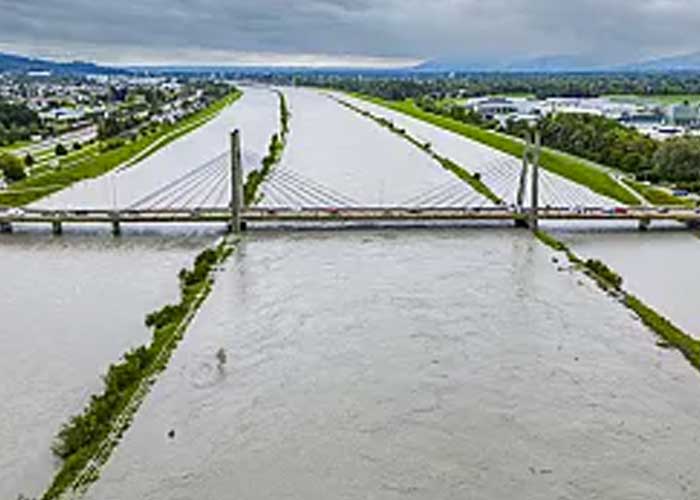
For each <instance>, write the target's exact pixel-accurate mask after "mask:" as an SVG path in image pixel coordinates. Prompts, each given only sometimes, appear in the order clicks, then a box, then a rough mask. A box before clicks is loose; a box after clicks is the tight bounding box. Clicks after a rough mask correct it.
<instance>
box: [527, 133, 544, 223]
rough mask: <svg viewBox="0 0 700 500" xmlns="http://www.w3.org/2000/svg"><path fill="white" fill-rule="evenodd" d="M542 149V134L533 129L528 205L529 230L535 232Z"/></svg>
mask: <svg viewBox="0 0 700 500" xmlns="http://www.w3.org/2000/svg"><path fill="white" fill-rule="evenodd" d="M541 148H542V134H541V133H540V130H539V129H535V150H534V153H533V158H532V187H531V189H530V191H531V195H532V203H531V204H530V229H532V230H533V231H537V226H538V222H539V221H538V212H539V187H540V186H539V180H540V179H539V176H540V150H541Z"/></svg>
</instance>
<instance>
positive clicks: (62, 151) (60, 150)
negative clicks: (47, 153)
mask: <svg viewBox="0 0 700 500" xmlns="http://www.w3.org/2000/svg"><path fill="white" fill-rule="evenodd" d="M54 152H55V153H56V156H66V155H67V154H68V150H67V149H66V147H65V146H64V145H63V144H61V143H60V142H59V143H58V144H56V147H55V148H54Z"/></svg>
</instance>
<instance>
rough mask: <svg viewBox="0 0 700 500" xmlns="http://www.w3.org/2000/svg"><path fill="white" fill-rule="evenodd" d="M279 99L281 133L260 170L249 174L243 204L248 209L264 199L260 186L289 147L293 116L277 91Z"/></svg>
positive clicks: (271, 145)
mask: <svg viewBox="0 0 700 500" xmlns="http://www.w3.org/2000/svg"><path fill="white" fill-rule="evenodd" d="M277 95H278V97H279V114H280V131H279V132H278V133H274V134H272V137H271V138H270V145H269V146H268V150H267V155H265V157H264V158H263V159H262V162H261V163H262V164H261V166H260V168H259V169H255V170H251V171H250V172H248V176H247V177H246V181H245V184H244V185H243V203H244V205H245V206H246V207H249V206H251V205H255V204H256V203H258V202H259V201H260V199H261V198H262V193H260V192H259V191H260V186H262V183H263V182H265V179H267V176H268V175H270V173H271V172H272V169H273V168H274V166H275V165H277V164H278V163H279V162H280V160H281V159H282V153H283V151H284V147H285V146H286V145H287V134H288V133H289V119H290V117H291V116H292V115H291V113H290V112H289V108H287V99H286V98H285V96H284V94H283V93H282V92H281V91H279V90H278V91H277Z"/></svg>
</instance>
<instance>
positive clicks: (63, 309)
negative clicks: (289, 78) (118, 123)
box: [0, 89, 278, 499]
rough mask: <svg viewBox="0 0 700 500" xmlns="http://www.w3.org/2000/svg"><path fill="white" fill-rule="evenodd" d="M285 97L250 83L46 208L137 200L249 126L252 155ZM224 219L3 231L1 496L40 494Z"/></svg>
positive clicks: (253, 161) (248, 157)
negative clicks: (148, 322)
mask: <svg viewBox="0 0 700 500" xmlns="http://www.w3.org/2000/svg"><path fill="white" fill-rule="evenodd" d="M277 112H278V101H277V97H276V95H275V94H273V93H272V92H269V91H268V90H256V89H249V90H248V91H247V92H246V93H245V94H244V96H243V97H242V98H241V99H240V100H239V101H238V102H236V103H235V104H234V105H233V106H230V107H228V108H226V109H225V110H224V111H223V112H222V113H221V114H219V115H218V116H217V117H216V118H214V119H213V120H211V121H210V122H209V123H207V124H205V125H204V126H202V127H201V128H199V129H197V130H196V131H194V132H192V133H191V134H188V135H186V136H184V137H182V138H181V139H179V140H177V141H174V142H173V143H171V144H169V145H167V146H165V147H164V148H163V149H161V150H159V151H158V152H156V153H155V154H153V155H152V156H150V157H148V158H147V159H145V160H143V161H142V162H141V163H140V164H138V165H136V166H134V167H131V168H130V169H128V170H124V171H122V172H120V173H118V174H110V175H106V176H103V177H101V178H99V179H95V180H90V181H86V182H82V183H80V184H78V185H76V186H75V187H72V188H70V189H67V190H65V191H63V192H60V193H57V194H56V195H54V196H52V197H50V198H47V199H45V200H42V201H40V202H38V203H37V205H39V206H52V207H84V206H92V207H100V206H102V207H110V206H112V204H113V203H114V201H115V200H114V198H113V193H115V192H116V193H117V197H118V199H117V203H118V204H119V205H120V206H121V204H122V203H128V202H129V201H130V200H131V199H135V198H136V197H140V196H142V195H143V193H146V192H150V191H151V190H153V189H155V188H156V187H158V186H160V185H162V184H163V183H166V182H168V181H169V180H171V179H173V178H176V177H178V176H180V175H181V174H182V172H184V171H187V170H188V169H189V168H192V167H194V166H196V165H198V164H200V163H202V162H204V161H206V160H207V159H209V158H211V157H212V156H215V155H216V154H218V153H219V152H221V151H223V150H225V149H226V148H227V147H228V142H227V141H228V131H229V130H231V129H232V128H234V127H240V128H241V130H242V135H243V138H244V164H245V165H246V166H247V167H248V168H251V167H252V166H257V165H258V164H259V160H260V158H262V156H263V155H264V154H265V152H266V149H267V145H268V142H269V137H270V135H271V134H272V133H273V132H274V131H276V130H277V127H278V116H277ZM221 230H222V227H220V226H216V225H214V226H211V227H205V228H201V227H187V226H185V227H182V228H178V229H174V228H171V229H168V228H156V229H154V228H152V227H150V228H149V227H141V228H139V227H126V228H124V236H123V237H122V238H116V239H115V238H112V237H111V235H110V234H109V228H108V227H100V226H95V227H88V228H84V227H71V226H70V225H67V226H66V227H65V232H66V234H65V235H64V236H63V237H62V238H55V237H53V236H52V235H51V234H50V228H48V227H46V228H40V229H36V228H34V229H32V228H28V227H27V228H23V227H21V226H18V227H17V228H16V233H15V234H11V235H6V234H3V235H0V276H2V283H3V292H4V294H3V298H2V299H1V300H0V317H2V325H3V326H2V328H0V343H1V344H2V354H3V360H2V363H0V380H2V384H0V400H2V415H1V416H2V418H0V498H3V499H6V498H9V499H14V498H16V497H17V495H18V494H20V493H23V494H25V495H38V494H40V493H41V492H42V490H44V489H45V488H46V486H47V484H48V482H49V481H50V479H51V476H52V474H53V470H54V467H55V463H54V460H53V457H52V455H51V452H50V445H51V441H52V438H53V436H54V435H55V434H56V432H57V431H58V429H59V427H60V425H61V424H62V423H63V422H65V421H66V420H67V418H68V417H69V416H70V415H72V414H75V413H77V412H79V411H80V410H81V409H82V408H83V407H84V406H85V404H86V402H87V399H88V397H89V395H90V394H92V393H95V392H97V391H98V390H100V388H101V382H100V375H101V374H103V373H105V371H106V369H107V367H108V365H109V364H110V363H112V362H115V361H117V359H118V358H119V356H121V354H122V353H123V352H125V351H126V350H127V349H129V348H130V347H133V346H136V345H139V344H142V343H144V342H146V341H148V340H149V339H150V332H149V331H148V330H147V329H146V328H145V326H144V325H143V320H144V317H145V315H146V314H147V313H148V312H150V311H152V310H154V309H156V308H159V307H161V306H163V305H164V304H166V303H168V302H173V301H175V300H176V299H177V294H178V283H177V273H178V271H179V270H180V269H181V268H182V267H184V266H189V265H191V263H192V260H193V258H194V256H195V255H196V254H197V253H198V252H199V251H200V250H201V249H202V248H203V247H205V246H206V245H208V244H210V243H211V242H212V241H214V240H215V238H217V237H218V235H219V234H220V233H221Z"/></svg>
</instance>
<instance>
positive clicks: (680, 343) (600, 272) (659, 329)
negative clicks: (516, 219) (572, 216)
mask: <svg viewBox="0 0 700 500" xmlns="http://www.w3.org/2000/svg"><path fill="white" fill-rule="evenodd" d="M535 236H536V237H537V238H538V239H539V240H540V241H541V242H543V243H544V244H546V245H547V246H549V247H551V248H552V249H554V250H556V251H558V252H564V253H565V254H566V255H567V257H568V258H569V260H570V261H571V262H572V263H573V264H575V265H576V266H578V268H579V269H580V270H582V271H583V272H584V273H585V274H586V275H587V276H588V277H590V278H591V279H593V280H595V281H596V283H597V284H598V285H599V286H600V287H601V288H602V289H604V290H606V291H608V292H614V293H615V294H616V296H617V297H618V298H619V299H620V302H621V303H622V304H623V305H624V306H625V307H627V308H628V309H630V310H631V311H633V312H634V313H635V314H636V315H637V317H638V318H639V319H640V320H641V321H642V323H644V324H645V325H646V326H647V327H648V328H649V329H650V330H651V331H653V332H654V333H655V334H656V335H658V336H659V337H661V338H662V339H663V341H664V342H665V344H667V345H668V346H669V347H674V348H676V349H678V350H679V351H680V352H681V353H682V354H683V356H685V358H686V359H687V360H688V361H689V362H690V363H691V364H692V365H693V366H694V367H695V368H696V369H698V370H700V340H698V339H696V338H694V337H692V336H690V335H688V334H687V333H685V332H684V331H683V330H681V329H680V328H679V327H677V326H676V325H674V324H673V323H672V322H671V321H670V320H669V319H667V318H665V317H664V316H662V315H661V314H659V313H657V312H656V311H655V310H653V309H652V308H651V307H649V306H648V305H646V304H645V303H644V302H642V301H641V300H640V299H639V298H638V297H635V296H634V295H632V294H631V293H629V292H627V291H625V290H624V288H623V287H622V278H621V277H620V275H618V274H617V273H616V272H615V271H613V270H612V269H611V268H610V267H608V266H607V265H606V264H605V263H603V262H601V261H599V260H594V259H589V260H587V261H585V262H584V261H583V260H581V259H580V258H579V257H578V256H576V254H574V253H573V251H572V250H571V249H569V247H567V246H566V245H565V244H564V243H563V242H561V241H559V240H557V239H556V238H555V237H554V236H552V235H551V234H549V233H546V232H545V231H536V232H535Z"/></svg>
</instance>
